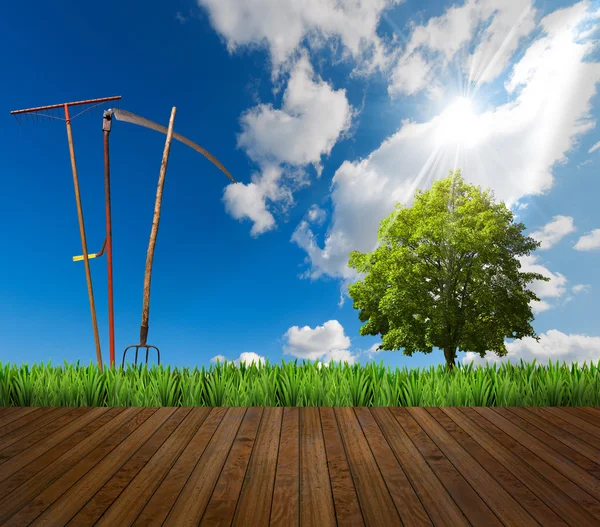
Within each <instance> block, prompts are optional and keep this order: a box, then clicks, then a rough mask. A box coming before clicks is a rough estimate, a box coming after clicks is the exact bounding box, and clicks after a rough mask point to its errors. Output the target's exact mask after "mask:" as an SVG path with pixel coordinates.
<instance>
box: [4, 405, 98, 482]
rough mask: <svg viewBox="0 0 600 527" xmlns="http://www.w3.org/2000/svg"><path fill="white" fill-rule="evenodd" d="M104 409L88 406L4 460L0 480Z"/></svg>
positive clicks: (91, 419) (87, 422)
mask: <svg viewBox="0 0 600 527" xmlns="http://www.w3.org/2000/svg"><path fill="white" fill-rule="evenodd" d="M105 411H106V408H90V409H89V410H88V411H87V412H86V413H85V414H83V415H81V416H79V417H78V418H77V419H75V420H74V421H71V422H70V423H69V424H68V425H67V426H65V427H63V428H61V429H60V430H57V431H56V432H54V433H52V434H50V435H49V436H48V437H46V438H45V439H44V441H40V442H38V443H36V444H35V445H32V446H30V447H29V448H28V449H26V450H24V451H23V452H20V453H19V455H17V456H15V457H12V458H10V459H8V460H6V461H5V462H4V463H2V464H1V465H0V481H4V480H5V479H7V478H9V477H10V476H12V475H13V474H14V473H15V472H17V471H19V470H21V469H22V468H23V467H24V466H26V465H28V464H29V463H31V462H32V461H33V460H34V459H36V458H38V457H40V456H41V455H42V454H45V453H46V452H48V450H50V449H51V448H52V447H54V446H56V445H58V444H59V443H60V442H61V441H64V440H65V439H66V438H67V437H69V436H71V435H73V434H74V433H75V432H77V431H78V430H81V429H82V428H83V427H85V426H87V425H88V424H89V423H91V422H92V421H93V420H94V419H96V418H97V417H99V416H100V415H102V414H103V413H104V412H105Z"/></svg>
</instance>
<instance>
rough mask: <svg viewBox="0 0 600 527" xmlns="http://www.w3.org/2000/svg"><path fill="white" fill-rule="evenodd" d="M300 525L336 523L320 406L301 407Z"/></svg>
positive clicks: (328, 524) (324, 525) (316, 525)
mask: <svg viewBox="0 0 600 527" xmlns="http://www.w3.org/2000/svg"><path fill="white" fill-rule="evenodd" d="M300 524H301V525H308V526H315V527H319V526H323V527H327V526H330V525H337V524H336V520H335V508H334V505H333V494H332V493H331V481H330V479H329V472H328V470H327V455H326V453H325V442H324V441H323V429H322V428H321V416H320V414H319V409H318V408H316V407H312V408H301V409H300Z"/></svg>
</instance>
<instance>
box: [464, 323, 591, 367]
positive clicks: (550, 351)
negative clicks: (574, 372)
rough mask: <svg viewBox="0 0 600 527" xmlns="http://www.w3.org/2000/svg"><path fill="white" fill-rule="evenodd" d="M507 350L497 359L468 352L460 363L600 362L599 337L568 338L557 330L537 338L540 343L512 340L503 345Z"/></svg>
mask: <svg viewBox="0 0 600 527" xmlns="http://www.w3.org/2000/svg"><path fill="white" fill-rule="evenodd" d="M506 349H507V351H508V353H507V355H506V356H505V357H502V358H500V357H498V356H497V355H496V354H495V353H493V352H492V353H487V354H486V356H485V357H484V358H483V359H482V358H481V357H480V356H479V355H478V354H477V353H473V352H469V353H467V354H466V355H465V357H464V359H463V362H464V363H465V364H468V363H469V362H473V363H474V365H475V366H477V365H481V366H485V362H486V360H487V361H488V362H489V363H490V364H493V363H500V362H506V361H507V360H509V359H510V362H511V364H519V361H520V359H523V361H524V362H532V361H533V359H537V364H539V365H543V366H547V365H548V361H549V360H550V359H552V361H553V362H556V361H557V360H558V361H559V362H560V363H561V364H562V363H563V362H566V363H567V365H569V366H570V365H571V364H572V363H573V362H577V363H578V365H579V366H582V365H583V363H584V362H587V364H588V365H589V364H590V363H591V362H593V363H594V364H597V363H598V360H600V337H590V336H586V335H574V334H570V335H567V334H565V333H562V332H560V331H557V330H556V329H551V330H549V331H547V332H546V333H542V334H541V335H540V341H539V342H537V341H536V340H535V339H533V338H531V337H525V338H524V339H522V340H515V341H513V342H507V343H506Z"/></svg>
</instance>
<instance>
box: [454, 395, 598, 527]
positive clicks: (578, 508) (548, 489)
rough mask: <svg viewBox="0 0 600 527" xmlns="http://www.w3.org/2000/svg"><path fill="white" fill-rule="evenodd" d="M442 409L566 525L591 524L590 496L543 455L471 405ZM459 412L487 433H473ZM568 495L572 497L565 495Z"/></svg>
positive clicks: (592, 519)
mask: <svg viewBox="0 0 600 527" xmlns="http://www.w3.org/2000/svg"><path fill="white" fill-rule="evenodd" d="M442 410H443V411H444V412H445V413H446V414H448V415H450V417H451V418H452V419H453V420H454V421H456V422H458V423H459V424H460V426H461V428H463V429H464V430H467V431H468V433H469V434H471V435H472V436H473V437H476V439H477V441H478V442H479V443H480V444H481V445H482V446H483V447H484V448H485V449H486V450H487V451H488V452H489V453H490V454H491V455H492V456H494V457H495V458H496V459H498V461H500V462H501V463H502V464H503V465H504V466H505V467H506V468H507V469H508V470H510V471H511V472H512V473H513V474H514V475H515V476H517V477H518V478H519V479H520V480H521V481H522V482H523V483H524V484H525V485H527V487H528V488H529V490H531V491H532V492H533V493H534V494H536V495H537V496H538V497H539V498H540V499H542V500H543V501H544V503H546V505H548V506H549V507H550V508H551V509H552V510H553V511H554V512H556V514H558V515H559V516H560V517H561V518H562V519H563V520H565V521H566V522H567V523H568V524H569V525H587V524H592V525H593V522H594V521H595V520H594V518H593V517H592V515H591V514H589V513H588V512H587V511H586V510H585V509H586V504H587V503H588V500H589V499H593V498H591V496H589V495H588V494H587V493H586V492H584V491H583V490H582V489H581V488H579V487H578V486H577V485H575V484H574V483H573V482H572V481H571V480H569V479H568V478H566V477H564V476H563V475H562V474H561V473H560V472H558V471H557V470H555V469H553V468H552V467H551V466H550V465H548V463H546V462H545V461H544V460H543V459H542V458H540V457H539V456H537V455H535V454H534V453H533V452H531V451H529V450H527V449H526V448H525V447H523V446H522V445H521V444H519V443H518V442H517V441H515V440H514V439H513V438H512V437H511V436H509V435H508V434H506V433H504V431H503V430H502V429H500V428H498V427H497V426H495V425H494V424H493V423H491V422H490V421H488V420H487V419H486V418H485V417H484V416H482V415H480V414H479V413H478V412H476V411H475V410H474V409H473V408H467V407H464V408H443V409H442ZM460 413H462V415H464V416H465V417H468V418H469V419H470V420H471V421H472V422H473V423H476V424H477V426H478V427H479V428H481V429H482V430H484V431H485V432H486V433H487V434H489V435H488V436H487V437H486V436H484V435H482V434H480V433H479V432H477V433H475V431H474V430H473V429H472V428H471V427H470V425H469V426H468V427H467V426H466V421H464V420H460V421H459V420H458V419H459V415H460ZM490 438H492V439H490ZM561 491H562V492H561ZM563 493H564V494H563ZM567 496H568V497H569V498H571V499H567Z"/></svg>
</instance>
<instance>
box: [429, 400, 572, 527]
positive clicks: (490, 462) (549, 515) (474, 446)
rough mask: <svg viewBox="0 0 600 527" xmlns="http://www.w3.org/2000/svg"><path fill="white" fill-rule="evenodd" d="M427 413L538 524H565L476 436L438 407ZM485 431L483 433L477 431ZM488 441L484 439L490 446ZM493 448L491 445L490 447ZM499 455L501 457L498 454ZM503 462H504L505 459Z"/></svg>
mask: <svg viewBox="0 0 600 527" xmlns="http://www.w3.org/2000/svg"><path fill="white" fill-rule="evenodd" d="M427 410H428V412H429V413H430V414H431V415H432V416H433V417H434V418H435V420H436V421H437V422H438V423H439V424H440V425H441V426H443V427H444V429H445V430H446V431H447V432H448V433H449V434H450V435H451V436H452V437H453V438H454V439H455V440H456V441H457V442H458V443H459V444H460V445H461V446H462V447H463V448H464V449H465V450H466V451H467V452H468V453H469V454H470V455H471V456H472V457H473V459H475V460H476V461H477V462H478V463H479V464H480V465H481V466H482V467H483V468H484V469H485V470H487V471H488V473H489V474H490V475H491V476H492V477H493V478H494V479H495V480H496V481H497V482H498V483H500V485H502V487H503V488H504V489H505V490H506V491H507V492H508V493H509V494H510V495H511V496H512V497H513V498H515V499H516V500H517V501H518V502H519V503H520V504H521V505H523V507H524V508H525V509H526V510H527V512H529V514H531V516H533V517H534V518H535V519H536V520H537V522H539V524H540V525H544V526H545V527H546V526H547V527H550V526H556V527H558V526H566V525H567V524H566V523H565V522H564V521H563V520H562V519H561V518H560V517H559V516H558V514H556V513H555V512H554V511H553V510H552V509H551V508H550V507H548V505H546V504H545V503H544V501H543V500H542V499H540V498H538V497H537V496H536V495H535V493H534V492H533V491H532V490H530V489H529V488H528V487H527V486H526V485H525V484H524V483H522V482H521V481H520V480H519V479H518V478H517V477H516V476H514V475H513V474H512V473H511V472H510V471H509V470H508V469H507V468H505V467H504V466H503V465H502V463H500V461H499V460H497V459H496V458H495V457H494V456H493V455H492V454H490V453H489V452H488V451H487V450H486V449H485V448H484V447H483V446H482V445H481V444H480V441H479V440H478V439H475V438H474V437H473V436H472V435H470V434H469V432H468V431H467V430H465V429H463V428H461V426H460V425H459V424H458V422H455V421H454V420H453V419H451V418H450V417H449V416H448V415H447V414H446V413H444V411H443V410H442V409H440V408H428V409H427ZM467 419H468V418H466V417H462V419H461V418H460V417H459V418H458V419H457V421H461V422H463V423H464V422H465V421H466V420H467ZM474 426H475V425H474V424H473V425H471V426H466V427H465V428H469V429H470V430H471V431H472V430H474V429H475V428H474ZM481 434H482V435H483V434H485V432H483V431H482V432H481ZM490 443H491V442H487V445H488V447H490ZM490 448H493V447H490ZM499 457H501V456H499ZM505 462H506V461H505Z"/></svg>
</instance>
